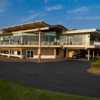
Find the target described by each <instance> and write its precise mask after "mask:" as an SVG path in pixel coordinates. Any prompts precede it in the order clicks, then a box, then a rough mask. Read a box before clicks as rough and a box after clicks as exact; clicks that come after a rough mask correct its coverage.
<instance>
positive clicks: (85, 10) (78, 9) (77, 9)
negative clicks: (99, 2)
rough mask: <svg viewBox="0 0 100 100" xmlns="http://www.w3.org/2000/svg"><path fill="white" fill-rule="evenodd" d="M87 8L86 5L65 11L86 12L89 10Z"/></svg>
mask: <svg viewBox="0 0 100 100" xmlns="http://www.w3.org/2000/svg"><path fill="white" fill-rule="evenodd" d="M89 10H90V9H89V8H88V7H86V6H82V7H80V8H76V9H73V10H69V11H67V13H68V14H78V13H86V12H89Z"/></svg>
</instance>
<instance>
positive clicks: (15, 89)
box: [0, 80, 100, 100]
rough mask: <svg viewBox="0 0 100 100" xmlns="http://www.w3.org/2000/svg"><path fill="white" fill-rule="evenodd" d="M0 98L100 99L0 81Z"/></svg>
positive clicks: (0, 99)
mask: <svg viewBox="0 0 100 100" xmlns="http://www.w3.org/2000/svg"><path fill="white" fill-rule="evenodd" d="M0 100H100V99H96V98H91V97H82V96H72V95H67V94H63V93H57V92H50V91H45V90H39V89H35V88H32V87H28V86H24V85H21V84H18V83H15V82H9V81H5V80H2V81H0Z"/></svg>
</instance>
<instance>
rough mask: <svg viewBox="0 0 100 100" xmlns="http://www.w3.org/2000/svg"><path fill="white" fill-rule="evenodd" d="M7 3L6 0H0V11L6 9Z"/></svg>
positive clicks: (2, 11)
mask: <svg viewBox="0 0 100 100" xmlns="http://www.w3.org/2000/svg"><path fill="white" fill-rule="evenodd" d="M9 4H10V3H9V2H8V0H0V13H4V12H5V11H7V9H8V6H9Z"/></svg>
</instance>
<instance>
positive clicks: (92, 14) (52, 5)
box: [0, 0, 100, 28]
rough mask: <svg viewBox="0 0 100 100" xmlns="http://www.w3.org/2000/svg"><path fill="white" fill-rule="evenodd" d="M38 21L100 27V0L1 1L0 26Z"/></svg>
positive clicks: (73, 26)
mask: <svg viewBox="0 0 100 100" xmlns="http://www.w3.org/2000/svg"><path fill="white" fill-rule="evenodd" d="M37 20H43V21H46V22H48V23H50V24H63V25H64V26H66V27H68V28H100V0H0V27H5V26H8V25H11V26H12V25H17V24H23V23H28V22H32V21H37Z"/></svg>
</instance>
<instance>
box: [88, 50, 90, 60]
mask: <svg viewBox="0 0 100 100" xmlns="http://www.w3.org/2000/svg"><path fill="white" fill-rule="evenodd" d="M89 60H90V49H88V61H89Z"/></svg>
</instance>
